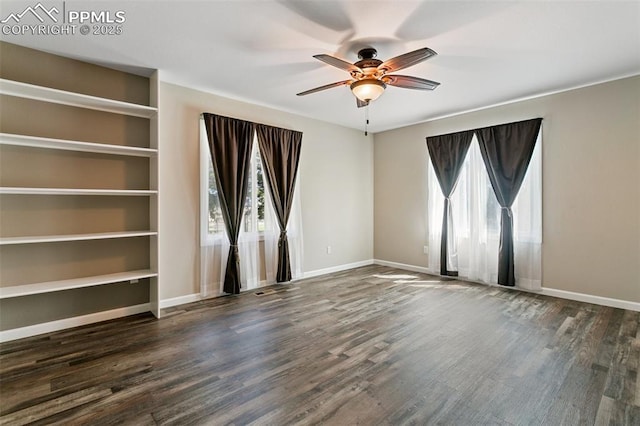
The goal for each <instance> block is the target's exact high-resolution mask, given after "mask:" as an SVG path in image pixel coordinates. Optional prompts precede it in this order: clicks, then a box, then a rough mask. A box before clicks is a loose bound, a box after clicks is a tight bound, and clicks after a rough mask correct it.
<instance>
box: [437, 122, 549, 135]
mask: <svg viewBox="0 0 640 426" xmlns="http://www.w3.org/2000/svg"><path fill="white" fill-rule="evenodd" d="M531 120H542V121H544V118H542V117H535V118H527V119H526V120H519V121H512V122H510V123H500V124H494V125H491V126H484V127H477V128H475V129H466V130H458V131H455V132H451V133H442V134H439V135H431V136H427V137H428V138H437V137H439V136H448V135H455V134H456V133H463V132H477V131H478V130H482V129H487V128H489V127H496V126H506V125H508V124H516V123H523V122H525V121H531Z"/></svg>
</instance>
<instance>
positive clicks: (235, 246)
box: [229, 244, 238, 248]
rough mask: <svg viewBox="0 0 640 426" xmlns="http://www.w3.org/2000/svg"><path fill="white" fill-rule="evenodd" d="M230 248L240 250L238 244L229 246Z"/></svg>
mask: <svg viewBox="0 0 640 426" xmlns="http://www.w3.org/2000/svg"><path fill="white" fill-rule="evenodd" d="M229 247H231V248H238V245H237V244H229Z"/></svg>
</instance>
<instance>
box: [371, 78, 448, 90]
mask: <svg viewBox="0 0 640 426" xmlns="http://www.w3.org/2000/svg"><path fill="white" fill-rule="evenodd" d="M382 81H384V82H385V83H387V84H389V85H391V86H396V87H402V88H403V89H418V90H433V89H435V88H436V87H438V86H439V85H440V83H438V82H437V81H431V80H427V79H425V78H419V77H411V76H409V75H385V76H384V77H383V78H382Z"/></svg>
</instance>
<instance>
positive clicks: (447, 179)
mask: <svg viewBox="0 0 640 426" xmlns="http://www.w3.org/2000/svg"><path fill="white" fill-rule="evenodd" d="M472 138H473V130H468V131H464V132H458V133H451V134H448V135H439V136H430V137H428V138H427V148H428V150H429V157H430V158H431V164H433V169H434V171H435V173H436V177H437V178H438V182H439V183H440V189H441V190H442V194H443V195H444V212H443V213H442V236H441V239H440V274H442V275H450V276H457V275H458V271H450V270H449V269H448V266H447V258H448V252H449V248H448V238H449V225H448V223H449V217H450V216H451V201H450V199H449V197H451V194H453V190H454V189H455V188H456V183H458V176H459V175H460V169H461V168H462V163H463V162H464V159H465V157H466V156H467V151H468V150H469V145H470V144H471V139H472Z"/></svg>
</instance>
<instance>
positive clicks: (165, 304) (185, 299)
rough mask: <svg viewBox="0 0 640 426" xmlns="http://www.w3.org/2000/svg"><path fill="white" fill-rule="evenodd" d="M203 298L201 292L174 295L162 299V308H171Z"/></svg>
mask: <svg viewBox="0 0 640 426" xmlns="http://www.w3.org/2000/svg"><path fill="white" fill-rule="evenodd" d="M199 300H202V296H201V295H200V293H193V294H187V295H186V296H178V297H172V298H171V299H163V300H161V301H160V309H164V308H170V307H172V306H177V305H184V304H186V303H192V302H197V301H199Z"/></svg>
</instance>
